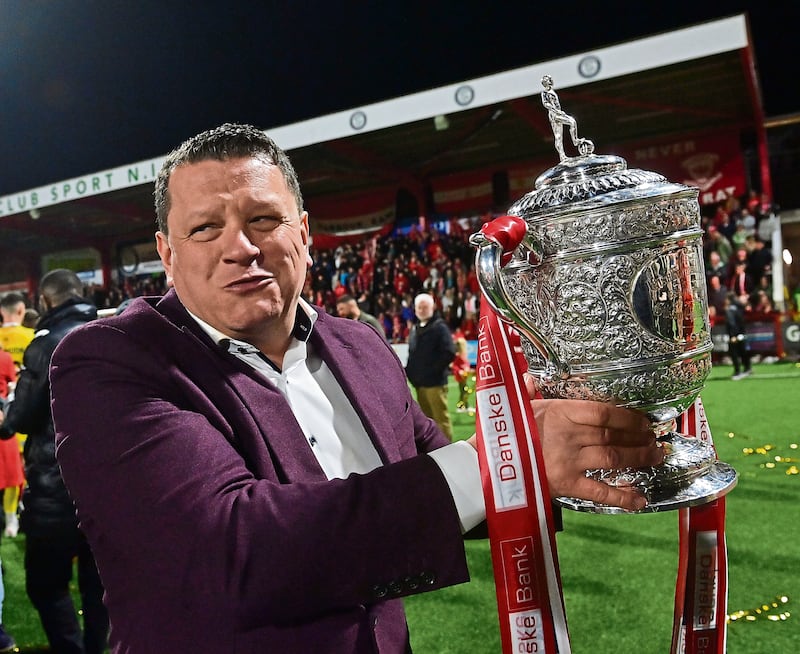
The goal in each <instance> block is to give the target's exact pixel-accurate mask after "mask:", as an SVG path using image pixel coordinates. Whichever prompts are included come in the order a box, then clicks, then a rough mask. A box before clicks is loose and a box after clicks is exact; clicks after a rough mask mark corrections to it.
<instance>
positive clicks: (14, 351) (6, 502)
mask: <svg viewBox="0 0 800 654" xmlns="http://www.w3.org/2000/svg"><path fill="white" fill-rule="evenodd" d="M26 309H27V306H26V304H25V296H24V295H23V294H22V293H20V292H18V291H11V292H9V293H6V294H5V295H3V297H2V298H0V316H2V318H3V324H2V326H0V348H1V349H3V350H5V351H6V352H8V353H9V354H10V355H11V358H12V359H13V361H14V366H15V368H16V372H17V373H19V371H20V368H22V355H23V354H24V353H25V349H26V348H27V347H28V345H29V344H30V342H31V341H32V340H33V335H34V333H35V331H34V330H33V329H32V328H30V327H26V326H25V325H23V324H22V323H23V320H24V318H25V311H26ZM11 393H13V388H12V389H11V391H10V394H11ZM11 397H13V395H11ZM24 439H25V435H24V434H18V435H17V437H16V438H12V439H10V440H7V441H3V442H2V443H0V450H6V451H5V452H4V453H3V456H2V457H0V461H5V462H6V463H8V462H12V461H15V458H19V456H20V453H21V445H20V443H21V442H24ZM12 449H13V450H14V451H13V452H12V451H11V450H12ZM5 467H8V466H6V465H4V468H5ZM12 467H13V470H11V471H7V472H8V474H5V475H0V478H2V477H5V478H8V479H10V478H14V479H16V478H17V477H18V476H20V472H21V470H22V463H21V461H19V462H16V461H15V463H14V464H13V466H12ZM21 486H22V484H18V485H16V486H14V485H11V486H9V485H6V486H4V488H3V512H4V513H5V529H4V531H3V535H4V536H9V537H11V538H14V537H15V536H16V535H17V533H18V531H19V518H18V516H17V509H18V508H19V494H20V487H21Z"/></svg>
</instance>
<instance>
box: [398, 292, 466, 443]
mask: <svg viewBox="0 0 800 654" xmlns="http://www.w3.org/2000/svg"><path fill="white" fill-rule="evenodd" d="M414 313H415V314H416V315H417V321H418V322H417V323H416V324H415V325H414V326H413V327H412V328H411V333H410V334H409V335H408V362H407V363H406V375H407V376H408V380H409V381H410V382H411V385H412V386H413V387H414V390H416V392H417V402H418V403H419V405H420V407H422V411H423V413H425V415H426V416H428V417H429V418H433V419H434V420H435V421H436V424H438V425H439V428H440V429H441V430H442V431H443V432H444V433H445V435H446V436H447V437H448V438H449V439H450V440H453V424H452V421H451V420H450V411H449V410H448V407H447V376H448V374H449V372H450V364H451V363H452V362H453V359H454V358H455V356H456V346H455V342H454V341H453V335H452V333H451V332H450V328H449V327H448V326H447V323H446V322H445V321H444V320H443V319H442V318H441V317H440V316H438V315H436V304H435V300H434V299H433V296H432V295H429V294H428V293H420V294H419V295H417V297H415V298H414Z"/></svg>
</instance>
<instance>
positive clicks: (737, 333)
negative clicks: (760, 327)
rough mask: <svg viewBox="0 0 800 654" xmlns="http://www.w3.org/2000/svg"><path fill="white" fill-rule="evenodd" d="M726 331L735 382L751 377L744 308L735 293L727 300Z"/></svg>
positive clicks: (729, 294) (729, 295) (730, 294)
mask: <svg viewBox="0 0 800 654" xmlns="http://www.w3.org/2000/svg"><path fill="white" fill-rule="evenodd" d="M725 329H726V330H727V332H728V354H729V355H730V357H731V360H732V361H733V377H731V379H733V381H739V380H740V379H744V378H745V377H749V376H750V374H751V373H752V370H751V369H750V348H749V347H748V345H747V331H746V328H745V323H744V307H743V306H742V304H740V302H739V298H738V297H737V296H736V294H735V293H728V297H727V299H726V300H725Z"/></svg>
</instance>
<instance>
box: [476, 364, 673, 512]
mask: <svg viewBox="0 0 800 654" xmlns="http://www.w3.org/2000/svg"><path fill="white" fill-rule="evenodd" d="M526 384H527V387H528V391H529V392H530V393H531V396H532V397H533V395H534V392H535V387H534V381H533V380H532V378H530V377H528V376H527V375H526ZM531 405H532V407H533V413H534V417H535V419H536V426H537V427H538V431H539V439H540V440H541V443H542V455H543V457H544V463H545V471H546V473H547V484H548V487H549V488H550V495H551V496H552V497H560V496H566V497H575V498H579V499H584V500H589V501H592V502H597V503H599V504H608V505H611V506H618V507H621V508H623V509H627V510H629V511H639V510H641V509H643V508H644V507H645V506H646V505H647V501H646V500H645V497H644V495H642V493H641V492H639V491H638V490H635V489H633V488H617V487H614V486H609V485H608V484H606V483H603V482H601V481H597V480H595V479H590V478H589V477H587V476H586V471H587V470H597V469H599V468H605V469H618V468H642V467H646V466H656V465H660V464H661V463H663V462H664V454H665V453H664V450H663V448H661V447H660V446H659V445H658V444H657V443H656V438H655V434H654V433H653V431H652V429H651V425H650V422H649V421H648V420H647V418H646V417H645V416H644V415H643V414H641V413H639V412H636V411H632V410H630V409H622V408H620V407H617V406H614V405H613V404H607V403H605V402H594V401H589V400H544V399H539V400H534V401H533V402H532V403H531ZM469 443H470V444H471V445H472V446H473V447H476V448H477V439H476V437H475V436H473V437H472V438H470V439H469Z"/></svg>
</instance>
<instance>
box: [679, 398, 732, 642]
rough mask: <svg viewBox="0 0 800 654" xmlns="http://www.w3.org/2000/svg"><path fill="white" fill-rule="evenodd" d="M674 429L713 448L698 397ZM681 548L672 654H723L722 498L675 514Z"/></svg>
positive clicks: (725, 552) (725, 597)
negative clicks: (677, 428)
mask: <svg viewBox="0 0 800 654" xmlns="http://www.w3.org/2000/svg"><path fill="white" fill-rule="evenodd" d="M678 422H679V431H681V432H682V433H684V434H687V435H693V436H696V437H697V438H700V439H701V440H704V441H706V442H708V443H709V444H711V445H713V444H714V441H713V439H712V438H711V429H710V428H709V426H708V420H707V419H706V414H705V410H704V408H703V403H702V401H701V400H700V398H698V399H697V400H696V401H695V403H694V405H692V406H691V407H690V408H689V409H688V410H687V411H686V412H685V413H684V414H683V415H682V416H681V418H680V419H679V421H678ZM678 520H679V532H680V550H679V555H678V576H677V581H676V585H675V613H674V618H673V626H672V647H671V649H670V652H671V654H724V652H725V648H726V638H727V613H728V550H727V543H726V542H725V498H724V497H721V498H719V499H717V500H714V501H713V502H710V503H708V504H703V505H702V506H694V507H691V508H689V509H680V510H679V512H678Z"/></svg>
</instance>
